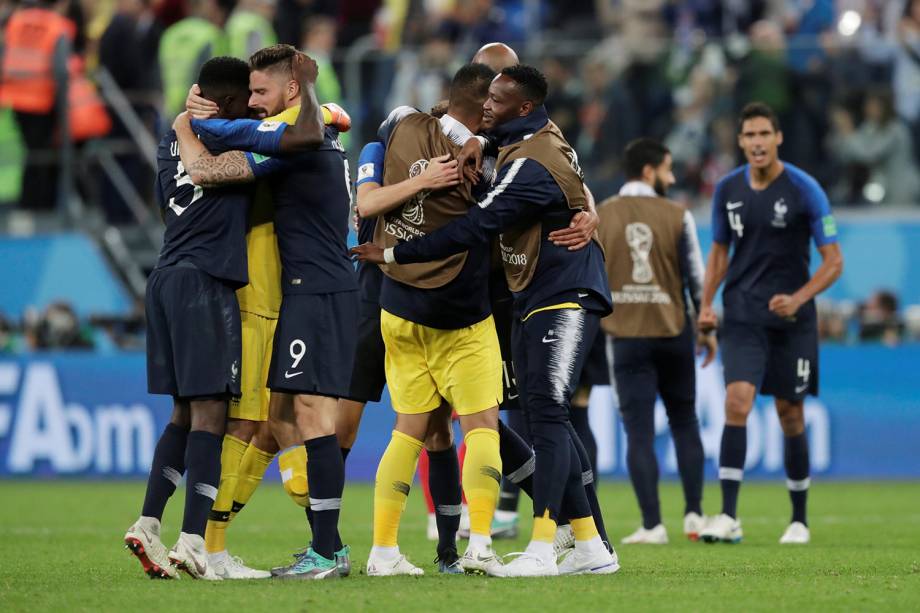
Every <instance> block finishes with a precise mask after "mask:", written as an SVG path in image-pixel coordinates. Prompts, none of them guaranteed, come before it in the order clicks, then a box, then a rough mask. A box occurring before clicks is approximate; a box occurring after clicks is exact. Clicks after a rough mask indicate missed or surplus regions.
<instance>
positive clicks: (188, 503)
mask: <svg viewBox="0 0 920 613" xmlns="http://www.w3.org/2000/svg"><path fill="white" fill-rule="evenodd" d="M223 441H224V437H223V436H218V435H217V434H212V433H210V432H205V431H204V430H193V431H192V432H189V435H188V446H187V447H186V450H185V464H186V466H188V479H187V480H186V483H185V515H184V516H183V517H182V531H183V532H185V533H186V534H197V535H199V536H201V537H203V536H204V529H205V527H206V526H207V524H208V514H209V513H210V511H211V507H212V506H214V499H215V498H217V486H218V485H220V450H221V447H222V446H223Z"/></svg>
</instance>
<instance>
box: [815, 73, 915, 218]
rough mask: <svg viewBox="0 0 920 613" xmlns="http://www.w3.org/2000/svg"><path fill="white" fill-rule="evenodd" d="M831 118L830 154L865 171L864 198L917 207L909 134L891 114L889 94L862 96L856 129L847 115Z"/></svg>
mask: <svg viewBox="0 0 920 613" xmlns="http://www.w3.org/2000/svg"><path fill="white" fill-rule="evenodd" d="M832 117H833V121H834V134H833V135H832V137H831V141H830V151H832V152H833V153H834V154H835V155H836V156H837V157H838V159H839V160H840V161H841V162H843V163H844V164H851V165H852V164H860V165H863V166H864V167H865V169H866V171H867V174H868V177H867V179H868V181H867V183H866V185H865V188H864V190H863V195H864V196H865V198H866V199H867V200H868V201H870V202H873V203H875V202H882V203H884V204H917V203H918V199H920V174H918V169H917V163H916V160H915V159H914V152H913V145H912V143H911V138H910V131H909V130H908V128H907V126H906V125H904V122H903V121H902V120H901V119H900V118H898V117H897V116H896V115H895V114H894V107H893V104H892V99H891V94H890V93H889V92H887V91H883V92H876V93H872V94H869V95H868V96H866V100H865V103H864V105H863V121H862V123H861V124H860V125H859V128H855V127H854V125H853V121H852V116H851V115H849V114H848V113H845V112H835V113H833V115H832Z"/></svg>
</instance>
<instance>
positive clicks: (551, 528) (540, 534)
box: [531, 511, 556, 543]
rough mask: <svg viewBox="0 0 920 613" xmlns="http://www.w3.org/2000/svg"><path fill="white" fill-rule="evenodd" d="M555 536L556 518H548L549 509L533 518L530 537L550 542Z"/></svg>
mask: <svg viewBox="0 0 920 613" xmlns="http://www.w3.org/2000/svg"><path fill="white" fill-rule="evenodd" d="M555 538H556V520H554V519H550V516H549V511H545V512H544V513H543V517H534V518H533V534H532V535H531V539H532V540H534V541H541V542H543V543H552V542H553V540H555Z"/></svg>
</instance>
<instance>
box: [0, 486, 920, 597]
mask: <svg viewBox="0 0 920 613" xmlns="http://www.w3.org/2000/svg"><path fill="white" fill-rule="evenodd" d="M416 489H417V488H416ZM601 495H602V503H603V506H604V509H605V514H606V517H607V522H608V530H609V532H610V534H611V537H612V538H613V539H614V541H615V542H618V541H619V539H620V538H622V537H623V536H624V535H625V534H627V533H628V532H631V531H632V530H633V529H634V528H635V527H636V525H637V524H638V521H639V519H638V511H637V509H636V504H635V500H634V498H633V495H632V491H631V490H630V489H629V487H628V484H626V483H623V482H605V483H604V484H603V485H602V487H601ZM142 496H143V484H141V483H115V484H112V483H92V482H60V481H57V482H9V481H7V482H0V500H2V501H3V503H2V504H0V611H51V610H54V611H62V610H64V611H67V612H70V611H100V610H113V611H114V610H137V611H145V610H159V611H197V610H200V611H221V612H226V613H248V612H249V611H273V612H280V611H306V610H311V609H312V610H316V611H319V610H328V611H354V610H367V611H390V610H399V611H402V612H404V613H408V612H410V611H448V610H453V611H474V612H476V613H479V612H486V611H499V612H501V611H518V610H539V611H559V610H563V608H565V610H567V611H568V612H570V613H576V612H578V613H580V612H581V611H600V610H618V611H636V610H669V611H674V610H681V611H719V610H721V611H749V610H771V611H780V610H816V611H817V610H820V611H825V610H862V611H885V612H886V613H887V612H889V611H908V610H910V611H918V610H920V504H918V503H920V488H918V485H917V484H914V483H873V484H850V483H821V482H818V483H817V484H816V485H815V486H814V487H813V489H812V492H811V500H810V513H811V528H812V544H811V545H808V546H804V547H794V546H780V545H778V544H777V540H778V538H779V536H780V534H781V533H782V531H783V529H784V527H785V524H786V522H787V521H788V512H789V505H788V496H787V494H786V492H785V490H784V488H783V485H782V482H781V481H779V480H777V481H776V482H775V483H753V482H749V483H745V484H744V486H743V488H742V493H741V503H740V511H741V517H742V523H743V527H744V531H745V539H744V543H743V544H741V545H706V544H703V543H690V542H687V541H685V540H684V539H683V538H682V535H681V533H680V530H681V525H680V513H681V506H680V491H679V488H678V487H677V486H676V485H675V484H673V483H668V484H664V485H663V486H662V504H663V510H664V514H665V521H666V523H667V526H668V530H669V533H670V536H671V541H672V542H671V544H670V545H668V546H664V547H650V546H646V547H641V546H632V547H627V546H625V545H619V544H617V551H618V552H619V556H620V563H621V565H622V569H621V570H620V572H619V573H617V574H616V575H612V576H609V575H608V576H600V577H559V578H548V579H516V580H502V579H492V578H485V577H464V576H453V577H441V576H438V575H437V574H436V571H435V569H434V567H433V565H432V564H431V563H430V562H431V560H432V558H433V557H434V546H433V544H431V543H429V542H428V541H426V540H425V533H424V530H425V514H424V505H423V503H422V499H421V495H420V493H419V492H414V493H413V494H412V495H411V496H410V500H409V505H408V511H407V513H406V516H405V518H404V521H403V525H402V530H401V538H400V541H401V546H402V549H403V552H404V553H406V554H407V555H408V556H409V558H410V559H411V560H413V561H414V562H415V563H416V564H419V565H422V566H423V567H424V568H425V570H426V572H427V573H428V574H427V575H426V576H424V577H420V578H409V577H396V578H384V579H372V578H369V577H366V576H364V575H363V573H362V570H363V567H364V562H365V561H366V559H367V553H368V550H369V547H370V539H371V508H372V502H373V491H372V488H371V487H370V486H369V485H367V484H349V485H348V487H347V488H346V490H345V499H344V509H343V515H342V521H341V526H342V533H343V535H344V536H345V537H346V541H348V542H349V544H350V545H351V547H352V552H353V563H354V566H355V569H354V572H353V574H352V576H351V577H349V578H347V579H344V580H340V581H326V582H311V583H307V582H284V583H282V582H276V581H270V580H269V581H262V582H252V581H250V582H222V583H205V582H195V581H192V580H189V579H188V578H183V579H182V580H180V581H151V580H149V579H147V577H146V576H145V575H144V574H143V573H142V572H141V568H140V565H139V564H138V563H137V562H136V561H135V560H134V558H133V557H131V556H130V555H129V553H128V552H127V551H126V550H125V549H124V548H123V545H122V542H121V539H122V536H123V534H124V531H125V529H126V528H127V527H128V526H129V525H130V524H131V522H132V521H133V520H134V519H135V517H136V515H137V513H138V510H139V508H140V504H141V499H142ZM718 499H719V495H718V488H717V486H710V487H709V488H708V489H707V490H706V499H705V500H704V506H705V508H706V510H707V511H709V512H713V511H715V510H716V507H717V504H718ZM182 501H183V496H182V493H181V489H180V491H179V492H177V494H176V496H175V497H174V498H173V500H172V501H171V504H170V505H169V507H168V508H167V513H166V517H165V518H164V530H165V535H164V541H165V542H166V543H167V546H169V545H171V544H172V543H173V541H174V539H175V538H176V536H177V533H178V528H179V523H180V514H181V512H182ZM529 502H530V501H529V500H527V499H526V498H525V499H522V509H526V508H528V506H529ZM304 524H305V520H304V518H303V513H302V512H301V511H300V509H297V508H295V507H294V505H293V503H291V502H290V501H289V500H288V499H287V498H286V496H285V495H284V493H283V491H282V489H281V487H280V485H279V484H277V483H266V484H264V485H263V486H262V487H261V488H260V490H259V491H257V492H256V494H255V496H254V497H253V500H252V501H251V503H250V504H249V506H247V508H246V509H245V511H244V512H243V513H242V514H241V515H240V516H239V517H238V518H237V519H236V520H235V521H234V522H233V524H231V527H230V530H229V532H228V544H229V546H230V550H231V552H232V553H234V554H236V555H240V556H242V557H243V559H244V560H245V561H246V562H247V563H249V564H250V565H252V566H255V567H260V568H267V567H269V566H272V565H277V564H281V563H286V562H287V560H288V559H289V554H290V553H291V552H292V551H293V550H294V549H296V548H299V547H302V546H303V545H304V544H305V539H306V532H305V526H304ZM521 528H522V537H521V538H520V539H519V540H518V541H517V542H513V541H512V542H509V541H497V542H496V549H497V550H498V551H499V552H500V553H508V552H511V551H520V550H521V549H522V547H523V546H524V543H525V541H526V536H527V535H528V534H529V528H530V521H529V520H525V521H524V522H523V523H522V526H521ZM462 546H463V544H461V548H462ZM461 553H462V549H461Z"/></svg>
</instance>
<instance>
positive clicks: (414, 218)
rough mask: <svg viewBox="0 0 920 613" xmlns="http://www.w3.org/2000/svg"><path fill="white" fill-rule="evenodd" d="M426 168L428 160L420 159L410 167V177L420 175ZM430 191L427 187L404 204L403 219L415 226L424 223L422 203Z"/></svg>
mask: <svg viewBox="0 0 920 613" xmlns="http://www.w3.org/2000/svg"><path fill="white" fill-rule="evenodd" d="M426 168H428V160H418V161H417V162H415V163H414V164H412V166H410V167H409V178H412V177H417V176H419V175H420V174H422V173H423V172H425V169H426ZM428 193H429V192H428V190H427V189H426V190H422V191H420V192H419V193H418V194H416V195H415V197H414V198H412V199H411V200H409V202H407V203H406V204H405V205H404V206H403V214H402V216H403V219H405V220H406V221H408V222H409V223H411V224H412V225H414V226H420V225H422V222H424V221H425V209H423V208H422V204H423V203H424V202H425V198H427V197H428Z"/></svg>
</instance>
